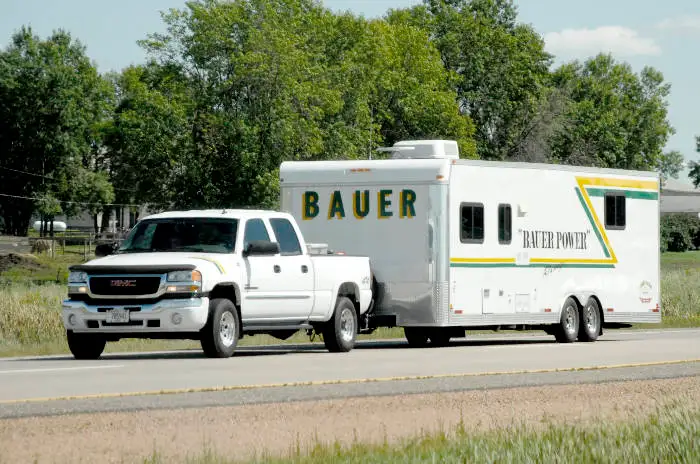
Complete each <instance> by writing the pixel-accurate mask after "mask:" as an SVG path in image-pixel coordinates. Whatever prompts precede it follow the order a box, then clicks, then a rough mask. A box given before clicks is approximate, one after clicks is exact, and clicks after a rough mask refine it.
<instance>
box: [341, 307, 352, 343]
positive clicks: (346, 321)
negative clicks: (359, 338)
mask: <svg viewBox="0 0 700 464" xmlns="http://www.w3.org/2000/svg"><path fill="white" fill-rule="evenodd" d="M353 311H354V310H352V309H349V308H344V309H343V310H342V311H341V312H340V337H341V338H342V339H343V340H344V341H346V342H349V341H351V340H352V339H353V337H354V336H355V318H354V317H353V316H354V315H353Z"/></svg>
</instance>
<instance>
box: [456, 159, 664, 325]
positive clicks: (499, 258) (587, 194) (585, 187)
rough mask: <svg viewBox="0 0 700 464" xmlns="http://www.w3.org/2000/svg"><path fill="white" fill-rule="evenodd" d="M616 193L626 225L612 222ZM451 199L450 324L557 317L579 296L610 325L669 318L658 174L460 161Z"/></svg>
mask: <svg viewBox="0 0 700 464" xmlns="http://www.w3.org/2000/svg"><path fill="white" fill-rule="evenodd" d="M509 166H510V167H509ZM611 194H614V195H616V196H617V203H615V200H614V199H613V200H609V202H610V201H612V203H608V206H610V205H611V204H612V205H615V204H616V205H617V208H618V212H620V214H618V220H621V219H622V218H624V219H625V220H624V226H617V227H615V226H613V227H611V226H606V219H605V218H606V205H605V201H606V200H605V196H606V195H611ZM449 202H450V204H449V210H450V218H451V225H450V238H449V240H450V255H449V259H450V264H449V266H450V287H451V288H450V309H449V323H450V325H459V326H470V325H471V326H474V325H499V324H503V325H511V324H540V323H556V322H558V321H559V319H560V311H561V309H562V306H563V304H564V301H565V299H566V298H567V297H569V296H573V297H575V298H576V299H577V300H578V301H579V302H580V303H582V304H584V303H586V301H587V300H588V298H590V297H596V298H598V300H599V302H600V305H601V306H602V310H603V315H604V319H605V321H606V322H658V321H659V320H660V312H659V310H658V308H659V306H658V305H659V304H660V291H659V286H660V282H659V215H658V208H659V206H658V183H657V179H656V177H655V176H653V175H652V174H650V175H648V176H642V175H629V174H628V175H624V174H622V173H619V172H615V173H614V172H612V171H604V170H589V171H584V170H582V169H577V170H572V169H562V168H557V167H554V166H552V167H548V168H547V169H542V168H537V167H535V166H532V167H527V166H523V165H517V166H516V165H514V164H510V165H509V164H501V165H496V164H491V163H481V164H480V163H471V164H470V163H468V162H460V163H459V164H458V165H457V166H454V167H453V170H452V178H451V180H450V192H449ZM622 208H624V209H625V211H624V214H622V213H621V211H622ZM608 214H609V215H610V217H611V218H612V217H614V216H615V212H614V210H613V209H610V210H609V211H608ZM481 215H483V221H482V220H481V219H480V218H481V217H482V216H481ZM499 216H500V219H499ZM505 217H510V227H508V225H507V222H508V221H507V220H505V219H503V218H505ZM499 221H500V222H499ZM482 227H483V228H482ZM499 227H500V228H501V231H500V233H499ZM508 230H510V237H509V236H508ZM499 239H500V240H499Z"/></svg>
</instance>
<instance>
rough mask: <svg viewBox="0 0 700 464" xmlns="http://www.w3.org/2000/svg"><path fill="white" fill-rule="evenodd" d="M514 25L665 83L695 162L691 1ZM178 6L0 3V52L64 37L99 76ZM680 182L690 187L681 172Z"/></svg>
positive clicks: (86, 0)
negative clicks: (19, 43)
mask: <svg viewBox="0 0 700 464" xmlns="http://www.w3.org/2000/svg"><path fill="white" fill-rule="evenodd" d="M514 2H515V4H516V6H517V8H518V17H519V20H520V21H521V22H524V23H528V24H531V25H532V26H533V27H534V28H535V29H536V30H537V32H538V33H540V34H541V35H542V37H543V38H544V39H545V43H546V49H547V50H548V51H549V52H551V53H552V54H553V55H555V57H556V61H555V63H554V65H555V66H556V65H559V64H561V63H563V62H566V61H569V60H573V59H581V60H584V59H586V58H588V57H590V56H593V55H595V54H597V53H598V52H601V51H602V52H610V53H612V54H613V56H614V57H615V58H616V59H618V60H622V61H626V62H628V63H629V64H630V65H632V67H633V68H634V70H635V71H639V70H641V69H642V67H644V66H646V65H648V66H653V67H654V68H656V69H658V70H659V71H661V72H662V73H663V75H664V78H665V81H666V82H668V83H670V84H671V95H670V97H669V99H668V102H669V108H668V118H669V121H670V122H671V125H672V126H673V127H674V129H675V130H676V133H675V134H674V135H672V136H671V137H670V139H669V141H668V143H667V145H666V147H665V149H666V150H678V151H680V152H681V153H682V154H683V155H684V156H685V158H686V160H698V158H699V156H698V154H697V153H696V152H695V136H696V135H700V117H698V116H697V114H698V113H697V109H698V108H700V91H698V90H699V89H698V87H699V85H698V84H700V79H699V78H698V77H699V76H700V60H697V58H696V57H697V50H698V48H700V2H698V1H697V0H664V1H661V2H656V1H653V0H588V1H586V2H581V1H573V0H514ZM323 3H324V4H325V6H327V7H328V8H331V9H333V10H335V11H346V10H349V11H352V12H354V13H356V14H361V15H364V16H365V17H367V18H370V17H380V16H382V15H383V14H384V13H385V12H386V11H387V10H388V9H390V8H404V7H409V6H412V5H416V4H419V3H421V0H324V1H323ZM184 4H185V2H184V0H119V1H105V0H101V1H97V0H62V1H56V0H0V45H2V46H5V45H7V44H8V43H9V40H10V38H11V35H12V34H13V33H14V32H15V31H16V30H17V29H18V28H19V27H21V26H22V25H29V26H31V27H32V28H33V30H34V33H36V34H38V35H40V36H41V37H45V36H47V35H49V34H50V33H51V32H52V30H55V29H58V28H62V29H65V30H68V31H69V32H70V33H71V34H72V36H73V37H75V38H77V39H79V40H80V41H81V42H82V43H83V44H84V45H85V46H86V47H87V53H88V55H89V56H90V57H91V58H92V59H93V61H94V62H95V63H96V65H97V66H98V69H99V70H100V71H101V72H106V71H110V70H121V69H122V68H124V67H126V66H128V65H130V64H134V63H139V62H142V61H143V60H144V58H145V55H144V53H143V50H142V49H141V48H140V47H139V46H138V45H137V44H136V41H137V40H139V39H143V38H145V37H146V35H147V34H149V33H152V32H160V31H162V30H163V23H162V21H161V17H160V12H161V11H164V10H167V9H169V8H182V7H183V6H184ZM679 180H681V181H684V182H689V181H688V179H687V174H686V173H682V174H681V176H680V178H679Z"/></svg>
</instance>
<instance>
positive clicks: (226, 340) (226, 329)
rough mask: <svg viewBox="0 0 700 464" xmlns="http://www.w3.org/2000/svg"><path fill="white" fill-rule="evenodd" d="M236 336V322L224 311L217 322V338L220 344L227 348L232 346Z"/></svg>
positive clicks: (231, 315)
mask: <svg viewBox="0 0 700 464" xmlns="http://www.w3.org/2000/svg"><path fill="white" fill-rule="evenodd" d="M235 336H236V321H235V320H234V319H233V314H231V313H230V312H228V311H226V312H225V313H223V314H222V315H221V319H220V320H219V338H220V339H221V343H222V344H223V345H224V346H226V347H229V346H231V345H233V342H234V340H235Z"/></svg>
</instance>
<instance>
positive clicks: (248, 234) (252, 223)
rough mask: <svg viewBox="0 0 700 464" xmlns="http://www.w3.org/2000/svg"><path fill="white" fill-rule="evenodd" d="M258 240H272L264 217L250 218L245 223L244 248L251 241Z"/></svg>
mask: <svg viewBox="0 0 700 464" xmlns="http://www.w3.org/2000/svg"><path fill="white" fill-rule="evenodd" d="M256 240H270V234H268V233H267V229H266V228H265V223H264V222H263V221H262V219H248V221H246V223H245V234H244V235H243V249H244V250H245V249H246V248H247V247H248V244H249V243H250V242H254V241H256Z"/></svg>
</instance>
